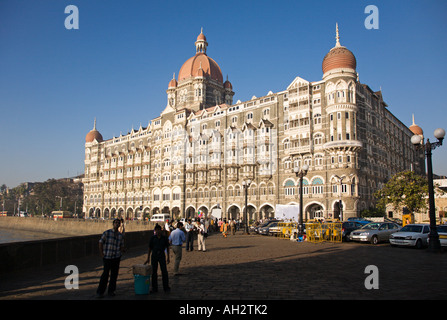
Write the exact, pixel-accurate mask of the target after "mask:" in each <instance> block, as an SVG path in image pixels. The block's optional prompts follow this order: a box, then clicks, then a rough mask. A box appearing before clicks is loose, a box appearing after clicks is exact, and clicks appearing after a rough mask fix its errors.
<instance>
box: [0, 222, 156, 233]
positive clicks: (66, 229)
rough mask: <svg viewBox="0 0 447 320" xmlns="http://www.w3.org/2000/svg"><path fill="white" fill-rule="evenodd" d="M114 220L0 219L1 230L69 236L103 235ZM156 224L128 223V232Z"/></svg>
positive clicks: (150, 228) (141, 229) (143, 229)
mask: <svg viewBox="0 0 447 320" xmlns="http://www.w3.org/2000/svg"><path fill="white" fill-rule="evenodd" d="M112 221H113V220H85V219H58V220H57V221H55V220H53V219H49V218H47V219H45V218H31V217H28V218H19V217H0V228H4V229H17V230H26V231H40V232H48V233H53V234H61V235H67V236H76V235H89V234H102V233H103V232H104V231H105V230H107V229H111V228H112ZM154 225H155V223H154V222H148V221H126V222H125V228H126V232H130V231H145V230H153V229H154Z"/></svg>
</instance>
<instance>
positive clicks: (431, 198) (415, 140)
mask: <svg viewBox="0 0 447 320" xmlns="http://www.w3.org/2000/svg"><path fill="white" fill-rule="evenodd" d="M434 136H435V138H436V139H438V141H437V142H430V140H429V139H427V142H425V144H424V142H423V140H422V137H421V136H419V135H414V136H412V137H411V143H412V144H413V145H415V146H416V147H421V148H424V150H425V156H426V157H427V178H428V204H429V218H430V235H429V237H430V241H429V245H428V249H429V250H430V251H439V250H440V249H441V243H440V242H439V235H438V230H437V228H436V215H435V192H434V186H433V166H432V160H431V156H432V152H431V151H432V150H434V149H436V148H437V147H439V146H442V140H444V136H445V130H444V129H441V128H438V129H436V130H435V132H434Z"/></svg>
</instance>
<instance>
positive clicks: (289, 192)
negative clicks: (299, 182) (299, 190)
mask: <svg viewBox="0 0 447 320" xmlns="http://www.w3.org/2000/svg"><path fill="white" fill-rule="evenodd" d="M284 194H285V195H286V196H293V195H295V182H293V181H292V180H287V181H286V183H285V185H284Z"/></svg>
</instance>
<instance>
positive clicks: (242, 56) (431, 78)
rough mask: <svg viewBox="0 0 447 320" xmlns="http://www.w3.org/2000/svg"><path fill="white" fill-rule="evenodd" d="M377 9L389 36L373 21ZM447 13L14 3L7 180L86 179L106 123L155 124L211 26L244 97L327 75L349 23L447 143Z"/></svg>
mask: <svg viewBox="0 0 447 320" xmlns="http://www.w3.org/2000/svg"><path fill="white" fill-rule="evenodd" d="M370 4H372V5H375V6H377V8H378V9H379V29H378V30H368V29H366V28H365V26H364V21H365V19H366V18H367V16H368V14H365V13H364V11H365V7H366V6H367V5H370ZM68 5H76V6H77V7H78V9H79V29H78V30H67V29H66V28H65V26H64V21H65V18H66V17H67V16H68V14H65V13H64V10H65V7H66V6H68ZM446 14H447V2H446V1H444V0H427V1H396V0H392V1H391V0H387V1H379V0H371V1H362V0H352V1H348V0H341V1H314V2H312V1H298V0H295V1H281V0H278V1H260V0H257V1H250V0H239V1H233V0H227V1H211V0H209V1H178V0H171V1H143V0H126V1H124V0H119V1H113V0H101V1H100V0H86V1H84V0H68V1H65V0H0V111H1V113H0V134H1V140H0V141H1V144H0V146H1V150H2V156H1V157H0V184H3V183H5V184H6V185H7V186H9V187H15V186H17V185H18V184H20V183H21V182H25V181H30V182H33V181H45V180H47V179H49V178H62V177H67V176H74V175H76V174H81V173H83V171H84V142H85V140H84V139H85V135H86V134H87V133H88V132H89V131H90V130H91V129H92V127H93V120H94V118H95V117H96V118H97V129H98V130H99V131H100V132H101V134H102V135H103V137H104V138H105V139H109V138H112V137H113V136H118V135H119V134H120V133H123V134H125V133H127V132H128V131H130V130H131V129H132V127H134V128H138V127H139V126H140V124H142V125H143V126H146V125H147V124H148V122H149V121H150V120H151V119H153V118H155V117H157V116H158V115H159V114H160V112H161V111H162V110H163V109H164V108H165V106H166V101H167V99H166V89H167V85H168V83H169V81H170V79H171V78H172V74H173V73H174V72H175V73H176V74H178V72H179V70H180V67H181V66H182V64H183V63H184V62H185V61H186V60H187V59H188V58H190V57H191V56H193V55H194V54H195V46H194V41H195V40H196V37H197V35H198V34H199V33H200V28H201V27H203V29H204V33H205V35H206V37H207V40H208V43H209V46H208V50H207V53H208V55H209V56H210V57H212V58H213V59H214V60H215V61H216V62H217V63H218V64H219V65H220V67H221V69H222V73H223V75H224V77H226V75H228V77H229V80H230V81H231V82H232V84H233V89H234V91H235V93H236V94H235V97H234V101H237V100H241V101H244V100H248V99H250V98H251V97H252V96H253V95H255V96H258V97H259V96H263V95H266V94H267V92H268V91H270V90H271V91H273V92H277V91H281V90H284V89H285V88H286V87H287V86H288V85H289V84H290V82H292V80H293V79H294V78H295V77H296V76H300V77H302V78H304V79H307V80H309V81H319V80H321V78H322V71H321V63H322V60H323V58H324V56H325V54H326V53H327V52H328V51H329V50H330V49H331V48H332V47H333V46H334V45H335V23H336V22H338V24H339V27H340V37H341V39H340V42H341V44H342V45H344V46H346V47H347V48H348V49H350V50H351V51H352V52H353V53H354V55H355V56H356V59H357V72H358V73H359V76H360V81H361V82H362V83H365V84H368V85H369V86H370V87H371V88H372V89H373V90H379V89H380V88H382V91H383V96H384V99H385V101H386V102H387V103H388V105H389V109H390V111H391V112H392V113H393V114H395V115H396V116H397V117H398V118H399V119H400V120H401V121H402V122H403V123H405V124H406V125H407V126H409V125H411V117H412V114H414V115H415V120H416V123H417V124H418V125H419V126H421V127H422V128H423V130H424V133H425V135H426V137H428V138H431V139H434V138H433V131H434V130H435V129H436V128H438V127H443V128H445V129H447V121H446V120H447V111H446V100H445V99H444V96H443V93H444V92H445V88H447V80H446V79H447V77H446V75H447V63H446V61H445V57H446V52H447V41H446V40H447V36H446V31H447V19H446ZM446 160H447V144H446V145H445V146H442V147H440V148H438V149H436V150H435V151H434V159H433V165H434V171H435V173H437V174H443V175H447V161H446Z"/></svg>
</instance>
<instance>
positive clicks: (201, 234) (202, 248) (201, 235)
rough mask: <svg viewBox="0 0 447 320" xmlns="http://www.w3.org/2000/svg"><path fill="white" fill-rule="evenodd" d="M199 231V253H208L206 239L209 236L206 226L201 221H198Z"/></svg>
mask: <svg viewBox="0 0 447 320" xmlns="http://www.w3.org/2000/svg"><path fill="white" fill-rule="evenodd" d="M197 229H198V231H199V233H198V234H197V243H198V248H197V249H198V250H199V251H203V252H205V251H206V247H205V237H206V236H207V232H206V230H205V226H204V225H203V224H202V223H201V222H200V220H198V221H197Z"/></svg>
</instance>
